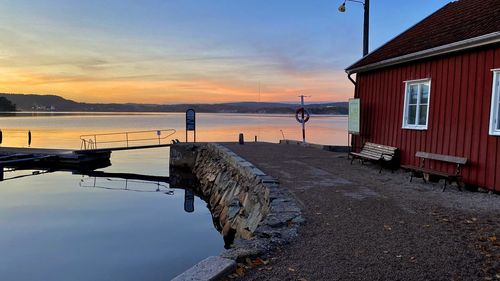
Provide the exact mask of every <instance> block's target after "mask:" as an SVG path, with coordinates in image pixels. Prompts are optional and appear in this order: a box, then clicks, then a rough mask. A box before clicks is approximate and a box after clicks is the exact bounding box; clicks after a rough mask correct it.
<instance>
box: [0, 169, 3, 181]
mask: <svg viewBox="0 0 500 281" xmlns="http://www.w3.org/2000/svg"><path fill="white" fill-rule="evenodd" d="M0 181H3V166H0Z"/></svg>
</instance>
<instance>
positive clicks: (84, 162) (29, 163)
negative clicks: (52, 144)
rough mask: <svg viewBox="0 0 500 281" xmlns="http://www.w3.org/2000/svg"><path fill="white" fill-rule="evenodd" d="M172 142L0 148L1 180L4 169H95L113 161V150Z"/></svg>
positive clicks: (145, 147) (163, 145) (156, 146)
mask: <svg viewBox="0 0 500 281" xmlns="http://www.w3.org/2000/svg"><path fill="white" fill-rule="evenodd" d="M168 146H170V144H157V145H144V146H128V147H111V148H99V149H81V150H71V149H50V148H21V147H1V148H0V181H1V180H3V169H4V168H13V169H28V168H33V169H76V170H83V171H85V170H87V171H92V170H95V169H98V168H103V167H107V166H109V165H110V164H111V162H110V157H111V152H113V151H118V150H134V149H148V148H159V147H168Z"/></svg>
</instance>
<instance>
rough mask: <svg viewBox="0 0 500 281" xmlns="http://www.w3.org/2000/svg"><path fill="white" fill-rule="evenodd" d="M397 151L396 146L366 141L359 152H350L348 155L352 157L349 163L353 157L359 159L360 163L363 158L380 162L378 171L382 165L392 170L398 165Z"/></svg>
mask: <svg viewBox="0 0 500 281" xmlns="http://www.w3.org/2000/svg"><path fill="white" fill-rule="evenodd" d="M398 152H399V149H398V148H397V147H392V146H386V145H381V144H376V143H372V142H367V143H365V145H364V146H363V148H362V149H361V151H360V152H350V153H349V155H350V156H351V157H352V160H351V165H352V162H353V161H354V159H361V161H362V163H364V161H365V160H369V161H374V162H377V163H378V164H380V170H379V173H380V172H382V168H383V167H384V166H389V167H390V168H391V169H392V170H393V171H394V170H395V169H397V168H398V167H399V153H398Z"/></svg>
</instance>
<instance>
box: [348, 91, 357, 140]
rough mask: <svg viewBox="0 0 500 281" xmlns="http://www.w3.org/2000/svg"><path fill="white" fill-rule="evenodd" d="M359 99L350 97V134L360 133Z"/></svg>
mask: <svg viewBox="0 0 500 281" xmlns="http://www.w3.org/2000/svg"><path fill="white" fill-rule="evenodd" d="M359 105H360V104H359V99H349V118H348V131H349V134H353V135H359V132H360V131H359Z"/></svg>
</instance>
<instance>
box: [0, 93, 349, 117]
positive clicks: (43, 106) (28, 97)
mask: <svg viewBox="0 0 500 281" xmlns="http://www.w3.org/2000/svg"><path fill="white" fill-rule="evenodd" d="M0 97H3V98H6V99H8V100H9V101H11V102H12V103H13V104H15V105H16V106H17V110H18V111H55V112H58V111H59V112H62V111H70V112H74V111H87V112H184V111H186V110H187V109H188V108H193V109H195V110H196V111H197V112H205V113H271V114H272V113H275V114H276V113H280V114H287V113H293V112H294V110H295V108H297V107H298V104H292V103H279V102H228V103H215V104H204V103H184V104H139V103H85V102H76V101H73V100H69V99H65V98H63V97H61V96H57V95H36V94H13V93H0ZM306 107H307V109H308V110H309V112H311V114H333V115H345V114H347V112H348V110H347V108H348V103H347V102H332V103H315V104H306Z"/></svg>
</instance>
